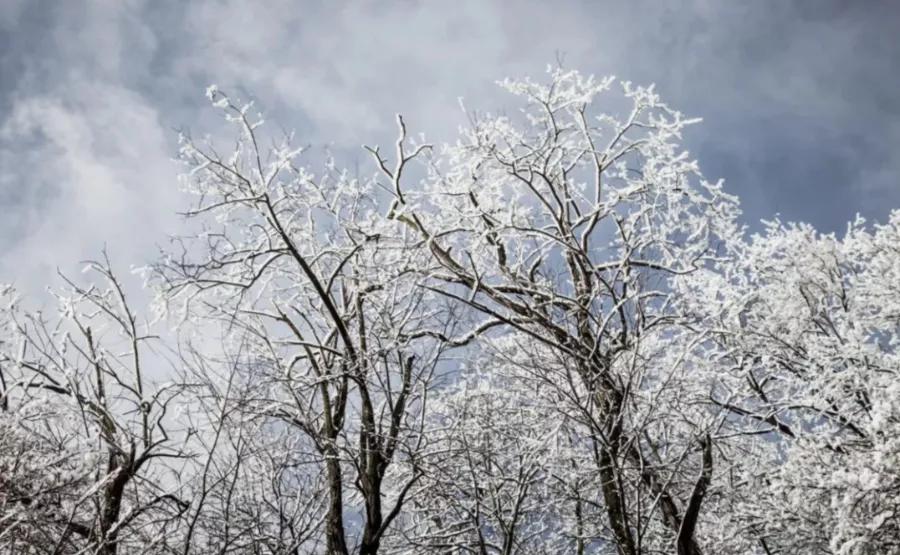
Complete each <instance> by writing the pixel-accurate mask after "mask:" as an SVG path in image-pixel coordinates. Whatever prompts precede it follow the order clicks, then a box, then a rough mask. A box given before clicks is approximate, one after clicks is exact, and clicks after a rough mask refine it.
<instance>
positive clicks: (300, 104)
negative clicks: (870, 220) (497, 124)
mask: <svg viewBox="0 0 900 555" xmlns="http://www.w3.org/2000/svg"><path fill="white" fill-rule="evenodd" d="M898 13H900V12H898V8H896V7H891V6H890V5H888V4H882V5H878V6H872V5H866V6H858V5H854V4H849V3H843V2H838V1H834V2H817V3H815V4H814V5H813V4H806V3H802V2H800V3H783V2H775V1H764V2H752V3H723V2H714V1H712V0H685V1H683V2H672V3H665V4H660V3H658V2H628V3H609V4H603V5H600V4H597V3H594V2H576V1H572V2H568V3H564V4H558V3H546V2H538V1H525V2H517V3H515V4H511V3H506V2H484V1H478V0H465V1H461V2H453V3H450V2H443V3H428V2H413V1H401V2H390V3H384V2H360V3H354V4H352V5H349V4H347V5H345V4H339V3H314V2H293V1H287V0H276V1H273V2H265V3H257V4H250V3H246V2H238V1H235V0H226V1H213V0H198V1H196V2H190V3H182V2H162V1H154V2H146V1H139V0H128V1H121V2H119V1H111V0H105V1H100V0H95V1H92V2H86V3H52V2H42V1H39V0H38V1H35V2H21V1H9V2H4V3H2V8H0V29H3V30H4V32H3V33H0V46H3V49H2V53H0V76H2V78H0V108H3V110H4V111H3V114H4V115H0V129H2V132H0V163H2V165H3V168H4V172H3V174H2V176H0V204H2V207H3V209H4V211H5V213H6V214H7V217H6V218H4V222H3V223H2V224H0V245H2V246H3V247H4V252H3V254H2V255H0V281H10V280H15V281H18V282H25V283H43V282H45V281H47V276H46V274H47V272H48V269H49V268H52V267H54V266H56V265H59V266H61V267H64V268H65V267H69V264H70V261H73V260H78V259H82V258H85V257H87V256H90V255H92V254H94V253H96V251H97V250H98V249H99V248H100V247H101V246H102V244H103V243H104V242H108V243H110V245H111V247H112V249H113V255H114V256H117V255H118V254H120V253H121V254H122V255H124V257H126V258H128V259H129V261H131V260H135V261H140V260H141V259H142V258H143V259H146V258H148V257H152V256H153V245H154V244H155V243H157V242H159V241H161V240H162V239H163V236H164V234H165V232H166V231H167V230H168V229H170V228H171V226H172V225H173V224H172V222H173V221H174V218H173V216H172V213H173V212H174V210H175V209H176V207H177V205H178V202H179V195H178V193H177V185H176V174H177V167H176V166H175V165H174V164H172V163H171V161H170V160H169V158H170V157H171V156H172V155H173V154H174V152H175V145H174V138H175V129H176V128H180V127H182V126H187V127H189V128H191V129H192V130H193V131H195V132H197V133H199V132H203V131H207V130H210V131H213V132H216V131H218V130H220V129H221V127H220V124H219V122H218V119H217V115H216V114H215V112H214V111H213V110H209V109H207V108H206V102H205V99H204V98H203V95H202V94H203V90H204V89H205V87H206V86H207V85H208V84H210V83H217V84H218V85H220V86H221V87H222V88H223V89H225V90H227V91H228V92H229V93H231V94H238V95H240V96H243V97H255V98H257V100H258V103H259V105H260V106H261V107H262V108H263V109H264V110H265V111H266V112H267V119H268V120H269V121H273V122H274V123H275V124H276V126H277V125H280V126H282V127H284V128H286V129H292V128H293V129H296V130H297V132H298V136H299V137H300V139H301V140H302V141H303V142H306V143H311V144H314V145H324V144H330V145H332V147H333V148H334V149H336V150H337V151H339V152H341V153H344V154H345V155H346V158H347V160H348V162H352V160H353V158H354V157H359V158H360V159H362V160H364V159H365V158H364V157H363V156H362V155H361V154H360V153H359V150H358V147H359V145H360V144H361V143H364V142H368V143H371V142H382V143H383V142H386V141H390V140H391V139H392V136H393V132H394V130H393V114H394V113H395V112H398V111H402V112H403V113H404V114H405V115H406V116H407V120H408V121H409V122H410V125H411V127H412V129H413V130H414V131H424V132H426V133H427V134H428V135H429V136H430V137H437V138H449V137H450V136H452V133H453V131H454V129H455V128H456V126H457V125H459V124H461V123H462V122H463V116H462V114H461V113H460V112H459V109H458V107H457V98H458V97H460V96H462V97H464V98H465V99H466V104H467V106H469V107H472V108H479V109H486V110H496V109H498V108H502V107H503V106H506V105H508V104H507V103H508V99H507V98H505V97H504V95H503V93H501V92H500V91H499V89H497V88H496V87H495V86H494V84H493V83H494V81H495V80H496V79H500V78H503V77H506V76H517V75H522V74H531V75H538V74H540V73H541V72H542V71H543V68H544V66H545V65H546V64H547V63H548V62H552V61H553V59H554V57H555V56H556V54H557V52H558V51H559V52H564V53H565V54H566V63H567V65H569V66H571V67H578V68H580V69H582V70H584V71H586V72H594V73H599V74H616V75H618V76H620V77H622V78H626V79H631V80H633V81H635V82H640V83H647V82H651V81H655V82H656V83H657V84H658V88H659V90H660V91H661V93H662V94H663V95H664V98H666V99H667V101H668V102H669V103H670V104H671V105H673V106H675V107H677V108H680V109H682V110H683V111H684V112H686V113H688V114H690V115H699V116H703V117H704V118H705V122H704V124H702V125H701V126H698V127H697V128H695V129H694V130H692V131H691V132H690V133H689V134H688V135H687V138H686V139H687V143H688V146H689V147H690V148H691V150H692V152H693V154H694V155H695V156H697V157H698V158H699V159H700V162H701V166H702V167H703V168H705V172H706V173H707V174H708V176H709V177H711V178H716V177H720V176H721V177H725V178H726V181H727V183H728V186H729V188H730V190H732V191H734V192H737V193H738V194H740V195H741V196H742V198H743V199H744V205H745V208H746V214H747V218H748V221H750V222H752V221H754V220H756V219H757V218H760V217H767V216H770V215H771V214H772V213H773V212H775V211H778V212H781V213H782V216H783V217H784V218H786V219H805V220H810V221H812V222H813V223H815V224H816V225H818V226H820V227H822V228H823V229H829V230H830V229H836V230H839V229H842V228H843V222H844V221H846V220H847V219H849V218H850V217H852V216H853V214H854V213H855V212H857V211H861V212H863V213H864V214H866V215H869V216H872V217H876V218H881V219H883V218H884V216H885V215H886V214H887V210H888V209H889V208H890V207H891V206H897V205H898V204H900V187H898V186H897V185H898V178H900V166H898V163H897V162H896V161H895V160H896V156H895V155H894V153H895V152H896V147H897V146H898V145H897V142H898V138H900V133H898V132H897V129H900V99H898V97H897V96H896V94H895V90H894V89H895V85H894V80H895V79H896V78H895V76H896V75H897V74H898V70H900V67H898V64H900V45H898V44H897V43H896V41H894V40H893V39H892V38H891V37H892V36H893V34H892V30H893V29H895V28H896V27H897V25H898V24H900V17H898Z"/></svg>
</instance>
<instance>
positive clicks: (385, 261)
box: [154, 88, 465, 553]
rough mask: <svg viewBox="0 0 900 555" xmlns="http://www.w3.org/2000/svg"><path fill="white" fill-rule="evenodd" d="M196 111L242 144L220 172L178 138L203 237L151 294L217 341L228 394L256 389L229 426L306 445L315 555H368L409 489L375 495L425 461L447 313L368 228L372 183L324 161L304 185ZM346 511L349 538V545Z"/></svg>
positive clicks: (401, 239) (399, 241) (296, 171)
mask: <svg viewBox="0 0 900 555" xmlns="http://www.w3.org/2000/svg"><path fill="white" fill-rule="evenodd" d="M209 96H210V99H211V100H213V102H214V104H215V105H216V106H217V107H219V108H221V109H222V110H223V111H224V112H225V115H226V117H227V118H228V120H229V121H231V122H232V123H234V124H235V125H236V126H237V127H238V129H239V131H240V137H239V139H238V141H237V145H236V147H235V149H234V151H233V152H232V153H231V154H230V155H229V156H228V157H227V158H222V157H220V156H219V154H218V153H217V152H216V151H215V149H214V148H213V147H212V146H211V145H207V146H203V145H198V144H196V143H195V142H193V141H192V140H191V139H189V138H188V137H183V142H182V144H183V148H182V151H181V152H182V158H183V160H184V162H185V163H186V165H187V166H188V172H189V173H188V177H187V184H188V187H189V189H190V190H191V191H192V192H193V193H195V194H196V198H197V203H196V205H195V206H194V207H193V208H191V209H190V210H189V211H188V212H187V216H188V217H189V218H191V219H195V220H198V221H200V222H201V224H200V225H201V226H202V231H201V232H200V233H199V234H197V235H195V236H193V237H189V238H187V237H185V238H179V239H178V240H177V241H176V247H177V250H176V251H175V253H174V254H170V255H168V256H166V257H165V258H164V259H163V260H162V261H161V262H160V263H159V264H157V265H156V266H155V268H154V275H155V280H156V284H157V287H158V288H159V290H160V292H161V294H162V295H163V297H164V298H165V302H166V303H167V305H168V306H171V307H174V308H175V309H177V310H179V311H183V312H182V317H183V318H184V319H186V320H188V321H189V322H192V323H194V324H196V325H198V326H201V327H202V326H204V325H207V326H208V325H211V324H221V325H222V327H223V329H224V332H225V335H226V341H225V343H224V346H225V348H226V349H227V350H228V351H227V352H228V353H230V357H229V358H230V359H231V360H233V361H235V362H236V363H237V364H238V366H239V370H238V371H239V373H240V380H242V381H243V382H245V383H251V382H252V383H254V384H255V385H254V388H253V393H252V395H250V396H249V397H248V399H247V402H245V403H242V406H241V407H240V409H239V410H240V411H241V412H242V413H244V414H245V415H252V416H254V417H255V418H256V419H262V420H263V421H264V422H265V423H264V424H261V425H262V426H263V428H268V429H273V430H278V432H277V433H279V434H288V435H290V434H291V433H292V434H295V435H297V434H299V435H300V436H303V437H304V438H305V439H306V445H307V446H308V447H309V448H310V449H309V452H306V453H304V454H303V456H304V457H306V458H307V459H308V464H310V465H313V466H315V467H319V468H321V469H323V470H324V475H325V478H324V487H325V490H326V491H324V492H322V495H323V496H325V497H326V498H327V499H328V509H327V515H328V516H327V517H326V519H325V523H324V536H325V549H326V551H327V552H329V553H349V552H350V551H356V550H357V547H358V551H359V552H360V553H375V552H376V551H377V550H378V549H379V545H380V544H381V541H382V539H383V537H384V536H385V534H387V533H389V528H390V526H391V524H392V522H393V521H394V519H395V518H397V516H398V514H400V512H401V510H402V507H403V504H404V501H405V499H406V496H407V494H408V492H409V491H410V489H411V488H412V487H413V486H414V485H415V483H416V481H417V480H418V479H419V478H420V473H418V472H417V471H414V472H413V473H412V474H411V475H410V476H408V477H406V478H404V480H403V481H402V482H392V483H387V482H386V481H385V480H386V477H387V476H388V470H389V469H390V467H391V465H392V464H394V462H395V461H396V460H399V459H402V460H404V461H406V462H407V463H408V464H411V465H412V466H413V468H416V466H417V464H418V460H419V458H420V457H421V456H422V448H423V445H424V441H425V438H424V437H423V434H422V418H421V415H422V414H423V413H424V411H425V410H426V404H427V396H428V394H429V391H430V390H431V389H432V382H433V380H434V376H435V372H436V370H437V368H438V364H439V362H440V360H441V358H442V354H443V353H444V351H445V350H446V349H447V348H448V347H450V346H451V344H450V342H448V341H447V340H446V334H447V333H449V332H450V330H452V329H454V328H455V327H456V326H457V323H456V322H455V320H454V318H453V314H454V311H453V310H452V309H451V310H445V309H444V305H445V303H441V302H440V301H436V300H434V299H433V297H434V295H433V294H432V293H431V292H429V291H428V290H427V289H425V288H422V287H419V284H418V280H419V276H418V273H417V268H418V267H420V266H422V265H426V264H427V262H426V261H425V259H424V255H425V254H426V253H425V251H424V250H423V249H422V248H421V245H418V244H416V243H417V238H415V237H412V238H408V237H405V236H403V235H401V234H396V233H394V229H393V227H394V226H393V225H392V223H391V222H386V221H385V220H384V219H383V218H380V217H379V216H378V211H377V209H378V206H379V199H378V198H377V195H376V193H375V191H374V190H373V189H372V185H373V184H372V183H366V182H360V181H359V180H357V179H353V178H351V177H350V176H349V175H348V174H347V173H346V172H343V171H339V170H337V169H336V168H335V166H334V164H333V163H332V162H331V161H328V162H327V163H326V166H325V170H324V173H323V174H322V175H321V176H315V175H314V174H313V173H312V172H311V170H309V169H308V168H304V167H300V166H299V165H298V164H299V162H298V157H299V156H300V154H301V153H302V149H297V148H295V147H292V146H291V144H290V141H291V137H285V138H283V139H282V140H281V142H279V143H277V144H276V146H274V147H273V148H272V149H271V151H270V152H265V151H263V150H262V149H261V148H260V144H261V142H262V141H263V138H262V137H261V136H260V134H259V133H260V131H259V130H258V127H259V125H260V122H259V121H258V120H255V119H252V118H251V116H250V115H249V110H250V108H251V106H250V105H238V104H235V103H233V102H232V101H231V100H230V99H229V97H227V96H225V95H224V93H222V92H220V91H218V90H217V89H215V88H211V89H210V91H209ZM206 329H207V330H208V329H209V328H208V327H207V328H206ZM464 342H465V341H460V342H456V343H455V344H456V345H459V344H462V343H464ZM223 402H227V399H226V400H224V401H223ZM291 443H292V444H295V445H299V444H300V443H302V442H294V441H293V440H292V442H291ZM279 456H280V455H279ZM285 456H287V454H285ZM295 456H299V454H294V455H292V457H295ZM348 489H350V490H355V491H352V492H350V491H347V490H348ZM356 510H358V511H359V512H360V513H361V514H360V516H359V521H360V523H361V524H360V527H359V528H360V529H359V530H356V529H355V528H356V527H355V526H354V527H353V529H348V526H347V525H346V523H345V520H346V518H345V514H346V513H348V512H351V511H352V512H355V511H356ZM357 544H358V546H357Z"/></svg>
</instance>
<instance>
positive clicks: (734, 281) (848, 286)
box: [683, 211, 900, 554]
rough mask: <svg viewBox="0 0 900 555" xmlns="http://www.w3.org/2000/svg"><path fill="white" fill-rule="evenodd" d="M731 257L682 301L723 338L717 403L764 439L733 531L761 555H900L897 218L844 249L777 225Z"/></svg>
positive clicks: (834, 240) (744, 468)
mask: <svg viewBox="0 0 900 555" xmlns="http://www.w3.org/2000/svg"><path fill="white" fill-rule="evenodd" d="M736 254H738V256H735V258H734V262H733V263H732V264H730V265H728V266H725V267H724V270H725V271H723V272H720V273H715V274H713V273H709V274H705V275H698V276H696V277H697V278H698V279H697V281H696V282H695V283H693V284H691V287H690V289H689V290H686V291H684V293H683V299H684V302H685V303H686V304H690V305H692V306H693V307H694V308H695V310H696V311H697V312H698V313H703V314H706V315H707V316H708V318H709V319H710V320H709V324H710V327H711V329H714V330H715V332H714V337H715V340H716V348H717V350H714V351H711V352H710V360H712V361H714V363H713V365H712V368H711V371H710V375H709V379H710V381H711V382H712V383H713V385H714V387H713V389H711V400H712V401H713V402H714V403H716V404H717V405H719V406H721V407H723V408H725V409H727V410H728V411H729V412H730V413H731V416H732V418H730V419H729V421H728V427H729V428H732V429H734V430H735V432H736V433H740V432H742V431H743V432H746V433H755V434H761V435H759V436H756V437H759V438H761V439H760V440H759V442H758V445H755V446H753V447H752V449H753V452H754V454H755V455H754V456H753V457H750V458H746V459H744V460H743V461H734V463H735V466H734V468H735V472H736V473H737V476H738V478H737V480H736V482H735V484H734V487H733V489H731V490H730V492H729V493H730V495H731V496H732V497H733V500H734V501H736V502H738V503H739V506H738V507H736V512H735V514H734V515H732V516H733V518H735V519H736V520H735V524H736V525H737V526H741V527H746V528H747V529H749V530H752V531H753V534H755V535H756V537H757V538H758V542H759V543H758V546H757V550H758V551H759V552H760V553H835V554H838V553H839V554H869V553H892V552H895V551H897V550H898V549H900V504H898V499H900V497H898V494H900V472H898V468H900V467H898V462H900V439H898V438H900V358H898V351H897V348H898V341H900V337H898V332H900V213H898V212H896V211H895V212H893V213H892V214H891V217H890V220H889V221H888V223H887V224H884V225H875V226H872V227H869V226H866V225H865V222H864V221H863V220H862V219H859V218H858V219H857V220H856V221H854V222H853V223H851V224H850V225H849V226H848V229H847V232H846V234H845V235H844V237H843V238H838V237H837V236H835V235H834V234H830V235H822V234H820V233H818V232H816V230H815V229H813V228H812V227H811V226H809V225H797V224H783V223H781V222H778V221H775V222H769V223H767V225H766V229H765V232H764V233H762V234H760V235H758V236H754V237H753V238H752V241H751V242H750V244H749V245H746V246H744V247H742V248H741V250H740V251H739V253H736ZM699 295H704V296H706V297H707V299H708V300H709V301H714V302H708V301H707V302H703V301H702V299H701V298H700V297H699ZM748 448H750V447H748Z"/></svg>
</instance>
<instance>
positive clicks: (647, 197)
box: [370, 69, 740, 555]
mask: <svg viewBox="0 0 900 555" xmlns="http://www.w3.org/2000/svg"><path fill="white" fill-rule="evenodd" d="M612 84H613V80H612V79H604V80H600V81H597V80H594V79H592V78H584V77H582V76H581V75H580V74H578V73H577V72H573V71H563V70H561V69H558V70H554V71H552V72H551V80H550V83H549V84H547V85H541V84H537V83H534V82H531V81H527V80H526V81H505V82H504V83H503V85H504V87H505V88H506V89H507V90H509V91H510V92H512V93H514V94H516V95H518V96H521V97H523V98H524V99H525V101H526V103H527V104H526V107H525V109H524V114H523V117H522V118H521V119H522V120H523V121H521V122H520V123H517V122H515V121H514V120H513V119H511V118H509V117H506V116H499V117H495V116H489V115H485V116H481V117H473V119H472V126H471V128H470V129H469V130H467V131H465V132H464V133H463V136H462V137H461V139H460V141H459V142H458V143H457V144H456V145H453V146H448V147H445V148H443V149H442V150H441V151H440V152H439V153H435V152H434V151H433V149H430V148H427V147H424V146H418V147H416V148H415V149H414V150H412V152H411V153H409V154H407V149H410V147H405V143H406V128H405V124H404V122H403V120H402V119H398V123H399V127H400V138H399V140H398V142H397V154H396V155H395V164H394V166H393V168H390V167H389V162H388V161H387V160H386V159H385V158H384V157H383V156H382V155H381V154H380V151H379V150H378V149H377V148H372V149H370V152H371V153H372V154H373V156H374V157H375V159H376V162H377V164H378V165H379V167H380V168H381V170H382V173H383V174H384V176H385V178H386V179H387V180H389V181H390V184H391V187H390V189H391V190H392V191H393V196H394V200H393V203H392V205H391V209H390V211H389V213H388V214H387V218H388V219H392V220H395V221H397V222H401V223H402V224H403V225H405V226H406V227H408V228H409V230H410V231H411V232H412V233H415V234H417V235H418V236H419V237H420V238H421V240H422V241H423V242H425V243H426V244H427V246H428V249H429V252H430V253H431V255H432V258H433V260H434V263H435V269H434V270H432V271H430V272H429V273H428V277H429V282H428V283H427V284H426V287H428V288H429V289H430V290H432V291H434V292H436V293H439V294H441V295H444V296H446V297H448V298H450V299H452V300H454V301H456V302H457V303H459V304H460V305H461V306H466V307H469V308H471V309H474V310H475V311H477V312H479V313H481V314H483V315H484V317H485V321H484V323H483V324H482V327H483V328H486V327H492V326H501V325H502V326H503V327H504V328H505V330H506V331H507V332H508V333H509V334H512V337H513V339H512V341H510V337H509V336H504V338H503V339H504V345H496V346H495V349H496V350H497V351H500V352H502V351H503V350H504V349H506V350H507V351H508V350H509V348H510V347H511V348H512V349H514V350H517V351H524V352H529V353H536V354H535V356H536V357H537V358H538V359H539V360H540V361H541V364H540V365H535V366H534V367H533V368H532V372H533V373H536V374H539V375H543V376H544V378H545V381H546V383H547V387H550V388H560V389H563V390H566V391H565V392H564V393H562V394H561V396H562V397H565V398H566V399H567V401H569V403H568V406H567V407H566V410H567V411H571V412H577V413H579V415H578V420H580V423H581V424H582V425H583V426H584V431H583V433H584V434H585V435H586V436H587V437H589V438H590V439H591V441H592V442H593V443H594V447H595V449H596V460H595V464H596V471H597V472H598V473H599V477H600V486H601V491H602V498H603V499H602V503H603V505H604V508H605V513H606V525H607V527H608V529H609V531H610V533H611V539H610V543H611V544H614V545H615V549H616V550H617V551H618V552H619V553H623V554H626V555H632V554H635V553H639V552H643V551H644V550H645V549H647V548H648V546H647V545H645V542H650V543H651V544H653V547H652V548H653V549H670V548H672V547H673V546H674V548H676V549H677V551H678V552H679V553H682V554H695V553H700V552H701V548H700V544H699V542H698V540H697V538H696V536H697V532H696V525H697V522H698V516H699V512H700V509H701V505H702V502H703V499H704V497H705V495H706V492H707V489H708V485H709V483H710V479H711V473H712V470H713V461H712V450H713V446H712V443H711V440H710V434H711V433H713V432H714V431H715V428H716V426H717V422H718V420H717V416H716V412H715V411H712V410H710V408H709V407H708V406H704V407H700V406H699V405H697V404H696V403H698V402H699V401H700V399H699V395H698V393H699V391H701V389H700V388H702V386H703V384H700V383H692V382H691V381H690V380H686V379H684V378H685V376H684V374H685V373H686V372H687V371H688V370H689V362H690V356H691V353H690V346H692V345H694V344H696V343H698V342H699V338H702V336H703V332H702V331H700V332H699V333H698V332H695V331H694V329H693V328H692V327H691V324H692V323H693V321H689V320H685V319H683V318H682V317H681V315H680V314H679V313H678V312H677V311H676V310H674V309H673V305H674V304H675V303H674V300H675V298H674V290H675V288H676V282H677V281H679V280H682V279H685V278H686V277H687V276H689V275H690V274H692V273H694V272H696V271H699V270H700V269H701V268H704V267H712V266H713V265H715V264H716V263H717V262H718V261H719V258H720V251H721V246H722V245H723V244H727V243H728V242H730V241H735V240H737V238H738V236H739V231H740V230H739V228H738V226H737V224H736V223H735V219H736V216H737V214H738V209H737V206H736V201H735V199H734V198H733V197H730V196H728V195H726V194H724V193H723V192H722V190H721V184H712V183H708V182H706V181H704V180H702V178H701V177H700V174H699V170H698V169H697V165H696V163H695V162H693V161H692V160H691V159H690V158H689V157H688V156H687V153H685V152H683V151H681V150H680V148H679V147H678V144H677V142H676V141H677V139H678V138H679V137H680V133H681V131H682V129H683V128H684V127H685V126H686V125H688V124H689V123H691V120H687V119H685V118H684V117H683V116H682V115H681V114H680V113H679V112H677V111H674V110H671V109H669V108H668V107H667V106H666V105H665V104H663V103H662V102H661V101H660V100H659V98H658V97H657V95H656V94H655V93H654V92H653V90H652V88H650V89H645V88H640V87H632V86H631V85H630V84H629V83H627V82H626V83H623V84H622V88H623V91H624V96H625V99H626V101H627V102H628V103H629V104H630V106H629V109H628V112H627V113H628V115H627V116H625V117H622V118H616V117H613V116H611V115H608V114H596V113H594V112H593V111H592V108H593V105H592V102H593V100H594V99H595V97H597V96H598V95H600V94H603V93H606V91H607V90H608V89H609V88H610V87H611V86H612ZM426 152H427V153H431V156H430V157H429V158H428V160H427V167H428V170H429V175H428V177H427V178H426V179H425V180H424V181H423V183H421V184H420V185H419V186H416V187H412V186H409V185H407V184H405V183H404V182H403V180H402V175H403V174H404V169H405V167H406V164H407V163H408V162H409V161H411V160H414V159H415V158H416V157H417V155H419V154H423V153H426ZM485 340H486V341H488V342H490V341H491V339H490V338H488V337H485ZM663 345H668V347H666V348H663ZM673 347H674V348H673ZM667 351H669V352H671V351H677V352H679V353H680V354H679V355H678V357H672V356H669V355H667V354H666V353H667ZM707 405H708V404H707ZM686 459H689V460H690V462H688V463H685V461H686ZM667 546H668V547H667Z"/></svg>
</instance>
